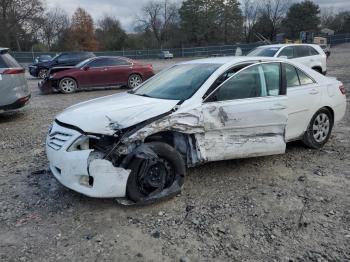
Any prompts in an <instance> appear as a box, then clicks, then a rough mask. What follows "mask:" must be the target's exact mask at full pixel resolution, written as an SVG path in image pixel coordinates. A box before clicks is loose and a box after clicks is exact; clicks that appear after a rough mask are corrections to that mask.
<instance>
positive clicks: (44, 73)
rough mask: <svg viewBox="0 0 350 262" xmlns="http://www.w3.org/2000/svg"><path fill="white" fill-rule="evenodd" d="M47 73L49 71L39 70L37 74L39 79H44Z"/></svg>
mask: <svg viewBox="0 0 350 262" xmlns="http://www.w3.org/2000/svg"><path fill="white" fill-rule="evenodd" d="M48 73H49V70H47V69H44V68H43V69H40V70H39V72H38V77H39V78H41V79H45V78H46V77H47V75H48Z"/></svg>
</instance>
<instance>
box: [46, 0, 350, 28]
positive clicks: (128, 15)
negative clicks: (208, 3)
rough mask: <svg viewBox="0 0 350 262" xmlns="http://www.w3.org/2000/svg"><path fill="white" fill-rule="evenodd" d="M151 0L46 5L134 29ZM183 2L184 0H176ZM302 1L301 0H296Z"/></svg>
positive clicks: (323, 1)
mask: <svg viewBox="0 0 350 262" xmlns="http://www.w3.org/2000/svg"><path fill="white" fill-rule="evenodd" d="M148 1H149V0H46V1H44V2H45V3H46V5H47V6H48V7H49V8H51V7H60V8H62V9H64V10H65V11H66V12H68V13H69V14H70V15H71V14H72V13H73V12H74V10H75V9H76V8H77V7H79V6H80V7H83V8H84V9H86V10H87V11H88V12H89V13H90V14H91V15H92V16H93V18H94V20H95V21H96V20H98V19H99V18H100V17H101V16H103V15H104V14H108V15H112V16H114V17H116V18H118V19H119V21H120V22H121V24H122V26H123V28H124V29H125V30H127V31H129V32H130V31H132V30H133V28H134V23H133V22H134V20H135V19H136V18H137V16H138V15H139V14H140V11H141V8H142V6H143V5H144V4H145V3H146V2H148ZM174 1H176V2H179V3H181V2H182V0H174ZM294 1H300V0H294ZM314 2H315V3H317V4H319V5H320V6H321V8H333V9H334V10H335V11H337V10H350V0H314Z"/></svg>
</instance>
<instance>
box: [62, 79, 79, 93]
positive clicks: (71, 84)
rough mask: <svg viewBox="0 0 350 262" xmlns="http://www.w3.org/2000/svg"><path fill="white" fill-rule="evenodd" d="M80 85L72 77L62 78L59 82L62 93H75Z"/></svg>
mask: <svg viewBox="0 0 350 262" xmlns="http://www.w3.org/2000/svg"><path fill="white" fill-rule="evenodd" d="M77 87H78V85H77V82H76V81H75V80H74V79H73V78H70V77H65V78H63V79H61V81H60V83H59V88H60V90H61V92H62V93H64V94H71V93H74V92H75V91H76V89H77Z"/></svg>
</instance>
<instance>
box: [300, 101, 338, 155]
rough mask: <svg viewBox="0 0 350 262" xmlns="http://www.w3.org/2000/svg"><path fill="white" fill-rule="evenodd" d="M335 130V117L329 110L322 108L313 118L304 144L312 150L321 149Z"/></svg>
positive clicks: (305, 135)
mask: <svg viewBox="0 0 350 262" xmlns="http://www.w3.org/2000/svg"><path fill="white" fill-rule="evenodd" d="M332 128H333V116H332V113H331V112H330V111H329V110H328V109H327V108H321V109H320V110H318V111H317V112H316V114H315V115H314V116H313V117H312V119H311V121H310V124H309V126H308V129H307V131H306V132H305V134H304V138H303V143H304V144H305V145H306V146H308V147H310V148H315V149H317V148H321V147H323V146H324V144H325V143H327V141H328V139H329V137H330V136H331V132H332Z"/></svg>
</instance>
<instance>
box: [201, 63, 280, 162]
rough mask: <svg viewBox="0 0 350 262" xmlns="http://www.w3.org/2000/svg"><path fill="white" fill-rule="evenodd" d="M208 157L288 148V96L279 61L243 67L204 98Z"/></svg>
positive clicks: (276, 152) (257, 153)
mask: <svg viewBox="0 0 350 262" xmlns="http://www.w3.org/2000/svg"><path fill="white" fill-rule="evenodd" d="M202 109H203V120H204V127H205V133H204V134H203V137H202V138H203V141H204V144H203V145H202V147H203V148H204V151H205V152H204V154H205V157H206V158H207V160H208V161H216V160H222V159H233V158H242V157H253V156H262V155H272V154H280V153H284V152H285V148H286V144H285V139H284V133H285V127H286V124H287V96H286V94H285V87H284V86H283V83H282V74H281V65H280V63H276V62H274V63H261V64H255V65H252V66H249V67H246V68H244V69H243V70H241V71H239V72H238V73H236V74H234V75H233V76H232V77H231V78H229V79H228V80H226V81H225V82H224V83H223V84H221V85H220V86H219V87H218V88H217V89H216V91H214V92H213V93H212V94H211V95H209V96H208V98H207V99H206V100H205V101H204V103H203V106H202Z"/></svg>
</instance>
